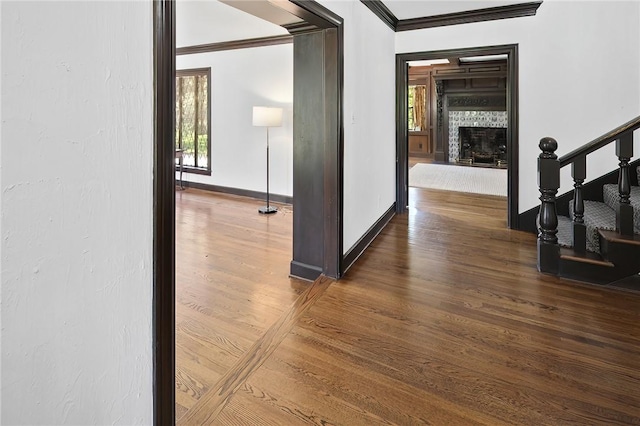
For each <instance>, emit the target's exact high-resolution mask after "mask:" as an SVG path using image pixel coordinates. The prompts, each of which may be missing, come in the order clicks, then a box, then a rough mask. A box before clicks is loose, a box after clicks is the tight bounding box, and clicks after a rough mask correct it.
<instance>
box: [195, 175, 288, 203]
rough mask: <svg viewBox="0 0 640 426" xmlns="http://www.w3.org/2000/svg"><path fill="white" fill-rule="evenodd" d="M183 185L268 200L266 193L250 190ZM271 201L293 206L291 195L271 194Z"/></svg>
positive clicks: (208, 185) (196, 184)
mask: <svg viewBox="0 0 640 426" xmlns="http://www.w3.org/2000/svg"><path fill="white" fill-rule="evenodd" d="M183 185H184V186H185V187H187V188H194V189H202V190H203V191H211V192H220V193H222V194H231V195H239V196H241V197H249V198H255V199H256V200H264V199H266V198H267V193H266V192H260V191H252V190H250V189H242V188H232V187H229V186H220V185H211V184H209V183H201V182H189V181H186V180H185V181H184V182H183ZM269 199H270V200H271V201H275V202H277V203H284V204H293V197H292V196H289V195H281V194H273V193H269Z"/></svg>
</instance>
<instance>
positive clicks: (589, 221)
mask: <svg viewBox="0 0 640 426" xmlns="http://www.w3.org/2000/svg"><path fill="white" fill-rule="evenodd" d="M603 198H604V201H605V202H604V203H600V202H598V201H590V200H585V202H584V223H585V226H586V228H587V250H588V251H592V252H596V253H600V236H599V234H598V229H605V230H611V231H615V229H616V212H615V210H614V209H615V206H616V204H618V200H619V198H620V196H619V194H618V185H616V184H611V185H605V186H604V187H603ZM631 205H632V206H633V222H634V227H635V233H636V234H640V187H637V186H632V187H631ZM569 214H570V217H573V201H572V202H570V203H569ZM571 229H572V225H571V219H570V218H569V217H566V216H559V217H558V244H560V245H561V246H563V247H572V246H573V241H572V238H571V236H572V232H571Z"/></svg>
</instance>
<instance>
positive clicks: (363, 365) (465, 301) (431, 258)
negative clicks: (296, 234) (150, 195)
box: [176, 188, 640, 425]
mask: <svg viewBox="0 0 640 426" xmlns="http://www.w3.org/2000/svg"><path fill="white" fill-rule="evenodd" d="M410 201H411V209H410V211H409V213H408V214H405V215H401V216H396V217H395V218H394V219H393V220H392V221H391V223H390V224H389V226H388V227H387V228H386V229H385V230H383V232H382V233H381V234H380V236H379V237H378V238H377V239H376V240H375V241H374V242H373V244H372V246H371V247H370V248H369V250H368V251H367V252H366V253H365V254H364V255H363V256H362V257H361V258H360V259H359V260H358V261H357V262H356V264H355V265H354V266H353V267H352V268H351V269H350V270H349V271H348V273H347V274H346V276H345V277H344V278H343V279H342V280H340V281H338V282H335V283H331V282H330V281H323V282H317V283H315V284H313V285H311V284H309V283H301V282H298V281H296V280H292V279H290V278H288V277H287V272H288V268H289V261H290V256H291V254H290V253H291V241H290V232H291V212H290V211H286V210H285V211H284V212H283V213H284V214H282V215H281V214H280V213H278V214H276V215H274V216H272V217H269V218H265V217H260V216H258V214H257V212H255V215H254V211H255V209H257V207H258V204H260V203H259V202H256V201H251V200H246V199H242V198H239V197H231V196H221V195H215V196H214V195H211V194H206V193H201V192H197V191H193V190H188V191H185V192H182V193H180V195H179V196H178V200H177V205H178V206H177V208H178V211H177V216H178V225H177V237H178V245H177V253H178V256H177V260H178V262H177V263H178V265H177V267H178V278H177V282H178V286H177V298H178V303H177V311H178V313H177V323H178V327H177V353H178V359H177V364H178V366H177V372H176V374H177V378H178V387H177V389H176V395H177V399H178V403H179V405H178V416H179V417H180V419H179V421H178V424H184V425H191V424H193V425H199V424H221V425H295V424H318V425H320V424H323V425H328V424H336V425H337V424H340V425H373V424H401V425H405V424H406V425H410V424H436V425H459V424H460V425H467V424H469V425H472V424H484V425H502V424H504V425H514V424H517V425H563V424H589V425H594V424H603V425H605V424H606V425H609V424H624V425H628V424H640V391H638V389H640V295H638V293H633V292H625V291H622V290H615V289H603V288H599V287H595V286H590V285H586V284H580V283H576V282H571V281H566V280H561V279H557V278H554V277H549V276H545V275H542V274H539V273H538V272H537V270H536V252H535V245H536V242H535V237H534V236H533V235H530V234H526V233H522V232H518V231H511V230H508V229H506V218H505V217H506V201H505V199H504V198H501V197H491V196H479V195H470V194H462V193H448V192H442V191H435V190H425V189H417V188H411V190H410ZM196 222H197V223H198V224H197V225H196V224H195V223H196ZM267 231H270V232H267ZM265 245H266V246H268V247H269V250H268V251H265V250H263V249H262V248H263V246H265ZM271 250H273V252H272V251H271ZM310 293H311V295H312V296H311V297H310ZM296 301H298V302H297V303H296ZM225 383H232V385H229V386H227V387H226V388H225V389H231V391H229V392H226V393H221V392H220V389H222V388H223V387H224V386H223V385H224V384H225ZM215 395H218V397H214V396H215ZM185 413H186V414H185Z"/></svg>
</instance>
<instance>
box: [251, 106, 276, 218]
mask: <svg viewBox="0 0 640 426" xmlns="http://www.w3.org/2000/svg"><path fill="white" fill-rule="evenodd" d="M253 125H254V126H256V127H266V128H267V205H266V206H264V207H260V208H259V209H258V212H260V213H261V214H272V213H275V212H277V211H278V209H277V208H276V207H271V206H270V205H269V127H280V126H282V108H270V107H260V106H254V107H253Z"/></svg>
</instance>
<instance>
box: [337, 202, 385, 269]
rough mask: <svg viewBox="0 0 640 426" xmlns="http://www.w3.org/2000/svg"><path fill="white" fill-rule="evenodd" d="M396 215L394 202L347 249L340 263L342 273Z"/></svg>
mask: <svg viewBox="0 0 640 426" xmlns="http://www.w3.org/2000/svg"><path fill="white" fill-rule="evenodd" d="M395 214H396V203H395V202H394V203H393V204H392V205H391V207H389V208H388V209H387V211H386V212H384V214H383V215H382V216H381V217H380V218H379V219H378V220H377V221H376V223H374V224H373V225H372V226H371V228H369V230H368V231H367V232H366V234H364V235H363V236H362V237H360V239H359V240H358V241H357V242H356V243H355V244H354V245H353V247H351V248H350V249H349V251H348V252H347V253H346V254H345V255H344V260H343V263H342V265H343V266H342V270H343V273H344V272H346V271H347V270H348V269H349V268H350V267H351V266H352V265H353V264H354V263H355V262H356V260H358V258H359V257H360V256H361V255H362V253H364V251H365V250H366V249H367V247H369V246H370V245H371V243H372V242H373V240H375V238H376V237H377V236H378V235H379V234H380V232H382V230H383V229H384V227H385V226H387V224H388V223H389V221H390V220H391V219H392V218H393V216H395Z"/></svg>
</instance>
